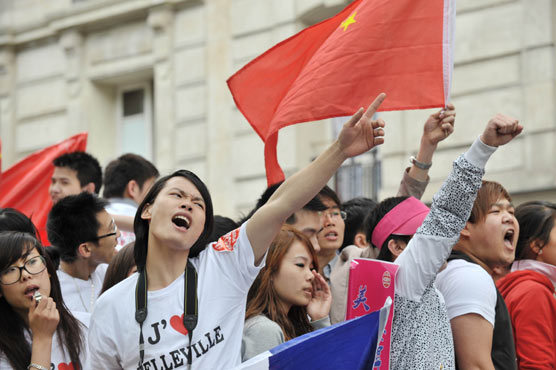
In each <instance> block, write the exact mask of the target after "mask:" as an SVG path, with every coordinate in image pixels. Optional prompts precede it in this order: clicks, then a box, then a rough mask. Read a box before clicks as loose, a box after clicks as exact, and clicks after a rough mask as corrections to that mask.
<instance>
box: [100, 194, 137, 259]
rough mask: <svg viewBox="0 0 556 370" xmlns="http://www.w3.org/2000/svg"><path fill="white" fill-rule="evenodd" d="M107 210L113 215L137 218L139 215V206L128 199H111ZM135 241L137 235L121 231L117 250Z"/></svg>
mask: <svg viewBox="0 0 556 370" xmlns="http://www.w3.org/2000/svg"><path fill="white" fill-rule="evenodd" d="M108 201H109V202H110V203H109V204H108V205H107V206H106V208H105V210H106V212H108V213H110V214H111V215H120V216H130V217H135V213H137V204H136V203H135V202H134V201H132V200H131V199H126V198H111V199H108ZM134 241H135V234H134V233H132V232H131V231H125V230H120V237H119V238H118V245H117V246H116V249H117V250H118V251H119V250H120V249H122V248H123V247H125V246H126V245H127V244H129V243H131V242H134Z"/></svg>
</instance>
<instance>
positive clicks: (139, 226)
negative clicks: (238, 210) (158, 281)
mask: <svg viewBox="0 0 556 370" xmlns="http://www.w3.org/2000/svg"><path fill="white" fill-rule="evenodd" d="M178 176H180V177H183V178H185V179H187V180H189V181H191V183H192V184H193V185H194V186H195V187H196V188H197V190H199V193H201V196H202V197H203V200H204V201H205V227H204V229H203V232H202V233H201V235H200V236H199V239H197V241H196V242H195V244H193V246H192V247H191V249H190V250H189V257H197V256H198V255H199V253H201V252H202V251H203V250H204V249H205V248H206V246H207V243H208V241H207V240H208V238H209V236H210V234H211V233H212V228H213V227H214V214H213V208H212V198H211V196H210V193H209V191H208V188H207V186H206V185H205V183H204V182H203V181H201V179H200V178H199V177H197V175H195V174H194V173H193V172H191V171H188V170H178V171H175V172H174V173H172V174H170V175H166V176H163V177H161V178H159V179H158V180H156V182H155V183H154V184H153V186H152V187H151V189H150V190H149V192H148V193H147V195H145V199H143V201H142V202H141V204H140V205H139V207H138V208H137V213H135V219H134V220H133V231H134V232H135V247H134V248H133V255H134V256H135V264H136V265H137V270H138V271H141V270H143V269H144V268H145V266H146V264H147V252H148V249H149V243H148V241H149V221H148V220H144V219H143V218H141V214H142V213H143V209H144V208H145V207H146V206H148V205H149V204H153V203H154V201H155V200H156V197H157V196H158V194H159V193H160V191H161V190H162V189H163V188H164V185H166V183H167V182H168V180H170V179H171V178H173V177H178Z"/></svg>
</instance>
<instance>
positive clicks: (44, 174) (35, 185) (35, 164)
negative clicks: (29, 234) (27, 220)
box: [0, 133, 87, 245]
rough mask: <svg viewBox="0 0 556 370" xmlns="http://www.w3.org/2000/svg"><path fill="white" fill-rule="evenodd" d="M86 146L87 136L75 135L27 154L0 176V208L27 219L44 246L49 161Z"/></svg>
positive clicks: (83, 148) (50, 205) (82, 149)
mask: <svg viewBox="0 0 556 370" xmlns="http://www.w3.org/2000/svg"><path fill="white" fill-rule="evenodd" d="M86 147H87V133H81V134H77V135H75V136H72V137H70V138H69V139H67V140H64V141H62V142H60V143H58V144H55V145H53V146H50V147H48V148H46V149H43V150H40V151H38V152H35V153H33V154H31V155H29V156H28V157H26V158H24V159H22V160H21V161H19V162H18V163H16V164H14V165H13V166H12V167H10V168H9V169H8V170H7V171H6V172H3V173H2V176H1V177H0V207H2V208H8V207H10V208H15V209H17V210H18V211H20V212H22V213H24V214H25V215H27V216H28V217H31V219H32V220H33V223H34V224H35V226H36V227H37V229H38V230H39V233H40V236H41V240H42V242H43V243H44V244H45V245H48V238H47V236H46V219H47V217H48V212H50V208H51V207H52V201H51V200H50V195H49V194H48V188H49V186H50V178H51V177H52V172H53V171H54V165H53V164H52V161H53V160H54V158H56V157H58V156H59V155H61V154H64V153H69V152H77V151H85V149H86Z"/></svg>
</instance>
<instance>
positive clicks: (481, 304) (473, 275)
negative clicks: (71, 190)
mask: <svg viewBox="0 0 556 370" xmlns="http://www.w3.org/2000/svg"><path fill="white" fill-rule="evenodd" d="M435 283H436V287H437V288H438V290H440V292H441V293H442V294H443V295H444V300H445V302H446V308H447V310H448V318H449V319H450V320H452V319H453V318H454V317H458V316H462V315H466V314H468V313H475V314H478V315H481V316H482V317H483V318H484V319H485V320H487V321H488V322H490V323H491V325H492V326H493V327H494V317H495V310H496V298H497V296H496V287H495V285H494V281H493V280H492V277H491V276H490V275H489V274H488V273H487V272H486V271H485V270H484V269H483V268H482V267H481V266H479V265H477V264H475V263H469V262H467V261H464V260H453V261H450V262H449V263H448V266H447V267H446V268H445V269H444V270H443V271H441V272H440V273H439V274H438V276H437V278H436V282H435Z"/></svg>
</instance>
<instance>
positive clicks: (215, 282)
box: [89, 223, 264, 370]
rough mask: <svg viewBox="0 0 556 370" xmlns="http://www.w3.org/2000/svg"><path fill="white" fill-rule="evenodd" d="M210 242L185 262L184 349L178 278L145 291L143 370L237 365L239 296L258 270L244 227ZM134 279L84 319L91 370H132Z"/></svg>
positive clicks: (244, 295)
mask: <svg viewBox="0 0 556 370" xmlns="http://www.w3.org/2000/svg"><path fill="white" fill-rule="evenodd" d="M246 224H247V223H245V224H243V225H242V226H241V228H239V229H236V230H234V231H232V232H230V233H228V234H227V235H225V236H223V237H222V238H220V239H219V240H218V242H216V243H212V244H210V245H208V246H207V248H205V250H204V251H202V252H201V253H200V255H199V256H198V257H196V258H191V259H190V261H191V262H192V263H193V265H194V266H195V269H196V270H197V273H198V286H197V297H198V305H199V321H198V323H197V327H196V328H195V330H194V331H193V339H192V341H191V347H189V345H188V344H189V339H188V336H187V334H186V333H187V332H186V330H185V328H184V326H183V322H182V318H181V316H182V315H183V311H184V302H183V301H184V275H183V274H182V275H181V276H180V277H179V278H177V279H176V280H175V281H174V282H172V283H171V284H170V285H169V286H167V287H165V288H163V289H160V290H156V291H149V292H148V298H147V299H148V301H147V308H148V315H147V319H146V320H145V322H144V323H143V337H144V339H145V355H144V361H143V370H154V369H159V370H160V369H177V368H185V367H187V354H188V353H189V351H190V350H191V351H192V369H211V370H214V369H229V368H232V367H234V366H235V365H238V364H239V363H241V337H242V332H243V323H244V318H245V305H246V298H247V292H248V291H249V287H250V286H251V284H252V282H253V280H254V279H255V277H256V276H257V274H258V272H259V270H260V269H261V268H262V267H263V266H264V259H263V262H262V263H261V264H260V266H255V265H254V255H253V250H252V248H251V244H250V243H249V240H248V238H247V233H246V231H245V225H246ZM138 276H139V275H138V274H137V273H135V274H133V275H132V276H130V277H129V278H127V279H125V280H124V281H122V282H120V283H119V284H117V285H115V286H114V287H113V288H111V289H110V290H108V291H106V292H105V293H104V294H103V295H102V296H101V297H100V298H99V300H98V302H97V304H96V308H95V311H94V313H93V315H92V317H91V325H90V330H89V351H90V354H91V361H90V364H91V369H103V370H104V369H137V368H139V366H138V363H139V324H138V323H137V322H136V321H135V287H136V284H137V279H138Z"/></svg>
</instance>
